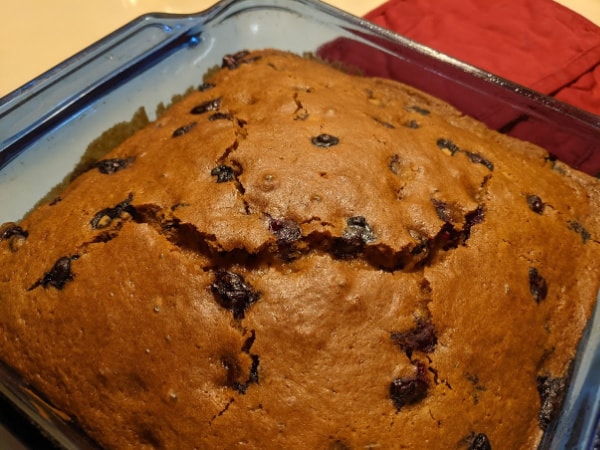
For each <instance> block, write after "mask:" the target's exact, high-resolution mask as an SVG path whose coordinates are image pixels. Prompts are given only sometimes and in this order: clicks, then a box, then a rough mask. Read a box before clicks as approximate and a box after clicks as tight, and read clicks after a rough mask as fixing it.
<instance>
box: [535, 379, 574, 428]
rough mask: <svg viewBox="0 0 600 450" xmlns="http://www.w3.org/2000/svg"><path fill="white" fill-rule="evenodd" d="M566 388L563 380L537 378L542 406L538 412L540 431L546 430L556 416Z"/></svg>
mask: <svg viewBox="0 0 600 450" xmlns="http://www.w3.org/2000/svg"><path fill="white" fill-rule="evenodd" d="M566 387H567V383H566V381H565V379H564V378H560V377H556V378H553V377H547V376H539V377H537V390H538V393H539V394H540V401H541V404H542V406H541V407H540V411H539V412H538V424H539V426H540V428H541V429H542V430H546V429H547V428H548V426H549V425H550V422H552V420H553V419H554V417H555V416H556V414H558V412H559V410H560V408H561V406H562V403H563V399H564V395H565V391H566Z"/></svg>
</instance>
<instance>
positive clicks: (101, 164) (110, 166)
mask: <svg viewBox="0 0 600 450" xmlns="http://www.w3.org/2000/svg"><path fill="white" fill-rule="evenodd" d="M133 160H134V158H125V159H122V158H111V159H103V160H101V161H98V162H97V163H96V164H95V166H96V167H97V168H98V170H99V171H100V173H104V174H106V175H111V174H113V173H116V172H118V171H119V170H123V169H125V168H127V167H129V166H130V165H131V163H133Z"/></svg>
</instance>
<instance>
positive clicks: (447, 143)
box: [436, 138, 460, 155]
mask: <svg viewBox="0 0 600 450" xmlns="http://www.w3.org/2000/svg"><path fill="white" fill-rule="evenodd" d="M436 144H437V146H438V147H439V149H440V150H447V151H449V152H450V154H451V155H454V154H455V153H456V152H458V151H460V148H458V145H456V144H455V143H454V142H452V141H451V140H450V139H444V138H439V139H438V140H437V142H436Z"/></svg>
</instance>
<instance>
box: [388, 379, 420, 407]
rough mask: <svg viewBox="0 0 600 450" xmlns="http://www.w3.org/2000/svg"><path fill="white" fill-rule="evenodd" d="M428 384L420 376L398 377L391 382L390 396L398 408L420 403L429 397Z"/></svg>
mask: <svg viewBox="0 0 600 450" xmlns="http://www.w3.org/2000/svg"><path fill="white" fill-rule="evenodd" d="M428 388H429V386H428V384H427V382H426V381H424V380H420V379H418V378H396V379H395V380H394V381H392V383H391V384H390V398H391V399H392V401H393V402H394V406H395V407H396V409H400V408H402V407H403V406H406V405H412V404H414V403H418V402H420V401H421V400H423V399H424V398H425V397H427V389H428Z"/></svg>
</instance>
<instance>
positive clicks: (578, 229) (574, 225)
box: [567, 220, 592, 244]
mask: <svg viewBox="0 0 600 450" xmlns="http://www.w3.org/2000/svg"><path fill="white" fill-rule="evenodd" d="M567 223H568V225H569V230H571V231H574V232H575V233H578V234H579V235H580V236H581V240H582V241H583V243H584V244H585V243H586V242H587V241H589V240H590V238H591V237H592V235H591V234H590V232H589V231H588V230H586V229H585V228H584V227H583V225H581V224H580V223H579V222H577V221H575V220H569V221H567Z"/></svg>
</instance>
